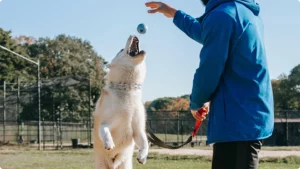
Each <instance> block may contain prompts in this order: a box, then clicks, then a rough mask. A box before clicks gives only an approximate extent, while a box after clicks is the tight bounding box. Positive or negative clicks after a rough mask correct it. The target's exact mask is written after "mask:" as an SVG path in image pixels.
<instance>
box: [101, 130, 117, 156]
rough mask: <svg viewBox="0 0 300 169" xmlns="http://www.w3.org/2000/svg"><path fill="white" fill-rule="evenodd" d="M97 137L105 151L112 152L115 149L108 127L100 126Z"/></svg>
mask: <svg viewBox="0 0 300 169" xmlns="http://www.w3.org/2000/svg"><path fill="white" fill-rule="evenodd" d="M99 137H100V139H101V141H102V142H103V144H104V148H105V149H107V150H112V149H114V148H115V144H114V141H113V139H112V136H111V133H110V130H109V126H108V125H106V124H102V125H101V126H100V129H99Z"/></svg>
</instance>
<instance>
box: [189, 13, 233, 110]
mask: <svg viewBox="0 0 300 169" xmlns="http://www.w3.org/2000/svg"><path fill="white" fill-rule="evenodd" d="M234 26H235V22H234V20H233V18H232V17H231V16H229V15H228V14H226V13H224V12H218V11H216V12H212V13H211V14H210V15H209V16H208V17H207V18H206V19H205V20H204V21H203V32H202V36H203V48H202V49H201V52H200V64H199V67H198V68H197V70H196V72H195V74H194V79H193V87H192V93H191V95H190V109H191V110H199V109H200V108H201V107H202V106H203V105H204V103H206V102H208V101H210V99H211V96H212V95H213V93H214V92H215V90H216V89H217V86H218V84H219V80H220V77H221V75H222V73H223V70H224V67H225V63H226V60H227V58H228V55H229V52H230V40H231V37H232V35H231V34H232V32H233V29H234ZM191 34H194V35H196V34H197V33H191Z"/></svg>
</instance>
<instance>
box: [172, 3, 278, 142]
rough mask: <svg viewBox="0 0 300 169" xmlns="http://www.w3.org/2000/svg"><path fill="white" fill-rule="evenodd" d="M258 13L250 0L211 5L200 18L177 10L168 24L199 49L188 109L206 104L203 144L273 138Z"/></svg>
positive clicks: (268, 85) (272, 124)
mask: <svg viewBox="0 0 300 169" xmlns="http://www.w3.org/2000/svg"><path fill="white" fill-rule="evenodd" d="M259 12H260V8H259V5H258V4H256V3H255V2H254V0H210V1H209V2H208V4H207V6H206V10H205V13H204V14H203V15H202V16H201V17H200V18H197V19H196V18H193V17H191V16H189V15H187V14H186V13H184V12H183V11H181V10H178V11H177V12H176V14H175V17H174V19H173V22H174V24H175V25H176V26H177V27H178V28H179V29H180V30H182V31H183V32H184V33H186V34H187V35H188V36H189V37H190V38H192V39H193V40H195V41H197V42H199V43H200V44H202V45H203V47H202V49H201V52H200V65H199V67H198V69H197V70H196V72H195V74H194V80H193V87H192V93H191V96H190V100H191V102H190V108H191V109H192V110H198V109H200V108H201V107H202V106H203V104H204V103H205V102H208V101H211V107H210V112H209V122H208V128H207V144H211V143H216V142H228V141H245V140H258V139H265V138H268V137H269V136H271V135H272V132H273V127H274V110H273V109H274V108H273V93H272V86H271V80H270V77H269V71H268V65H267V58H266V49H265V45H264V32H263V23H262V21H261V19H260V17H259Z"/></svg>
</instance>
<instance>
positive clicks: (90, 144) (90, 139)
mask: <svg viewBox="0 0 300 169" xmlns="http://www.w3.org/2000/svg"><path fill="white" fill-rule="evenodd" d="M91 92H92V89H91V79H90V78H89V125H88V126H89V129H88V130H89V143H88V144H89V146H90V147H91V146H92V116H91Z"/></svg>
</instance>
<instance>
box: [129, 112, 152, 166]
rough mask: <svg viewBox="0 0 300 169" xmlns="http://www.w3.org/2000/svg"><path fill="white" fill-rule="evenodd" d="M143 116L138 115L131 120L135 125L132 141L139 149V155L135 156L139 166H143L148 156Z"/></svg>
mask: <svg viewBox="0 0 300 169" xmlns="http://www.w3.org/2000/svg"><path fill="white" fill-rule="evenodd" d="M144 122H145V116H144V114H141V113H138V115H137V116H135V119H134V120H133V123H135V124H134V125H133V126H135V127H134V128H133V139H134V141H135V143H136V145H137V147H138V148H139V153H138V156H137V160H138V162H139V163H141V164H145V163H146V161H147V156H148V149H149V145H148V139H147V135H146V130H145V126H146V124H145V123H144Z"/></svg>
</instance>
